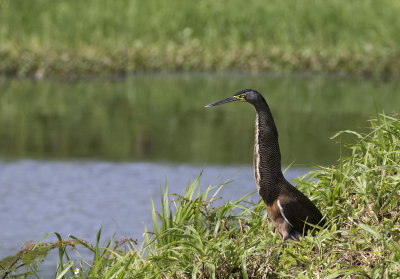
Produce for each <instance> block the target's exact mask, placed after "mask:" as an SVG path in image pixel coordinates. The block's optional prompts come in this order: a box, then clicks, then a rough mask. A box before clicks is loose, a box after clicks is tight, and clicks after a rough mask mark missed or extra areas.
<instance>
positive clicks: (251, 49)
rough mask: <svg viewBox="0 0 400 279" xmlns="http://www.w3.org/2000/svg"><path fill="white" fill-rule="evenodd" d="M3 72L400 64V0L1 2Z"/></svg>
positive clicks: (370, 70)
mask: <svg viewBox="0 0 400 279" xmlns="http://www.w3.org/2000/svg"><path fill="white" fill-rule="evenodd" d="M0 5H1V8H0V26H1V27H0V58H1V61H2V62H1V64H0V73H2V74H8V75H20V76H24V75H32V76H36V77H37V78H41V77H43V76H46V75H67V76H73V75H84V74H126V73H130V72H143V71H183V70H192V71H226V70H245V71H274V72H276V71H278V72H282V71H283V72H288V71H289V72H290V71H312V72H337V73H364V74H374V73H375V74H399V73H400V62H399V60H400V59H399V55H400V51H399V45H400V37H399V36H398V30H400V23H399V21H398V20H397V19H398V15H399V13H400V5H399V3H398V1H396V0H383V1H376V0H356V1H345V0H331V1H322V2H321V1H314V0H298V1H295V0H289V1H278V0H273V1H268V3H265V2H264V1H261V0H251V1H247V2H246V3H244V2H242V1H239V0H232V1H218V2H215V1H211V0H201V1H196V2H191V1H189V2H188V1H183V0H172V1H162V2H160V1H155V0H149V1H139V0H134V1H127V0H121V1H118V2H115V1H109V0H99V1H85V2H81V1H78V0H72V1H51V0H38V1H18V0H17V1H14V0H4V1H1V3H0Z"/></svg>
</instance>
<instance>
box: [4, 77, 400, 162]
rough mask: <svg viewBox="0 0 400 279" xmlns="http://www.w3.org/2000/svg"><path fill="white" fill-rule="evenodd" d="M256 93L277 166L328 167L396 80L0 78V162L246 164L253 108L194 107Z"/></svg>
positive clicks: (393, 98) (387, 102) (393, 101)
mask: <svg viewBox="0 0 400 279" xmlns="http://www.w3.org/2000/svg"><path fill="white" fill-rule="evenodd" d="M243 88H254V89H257V90H259V91H260V92H262V93H263V94H264V96H265V98H266V100H267V102H268V103H269V105H270V107H271V110H272V113H273V115H274V117H275V121H276V124H277V127H278V131H279V135H280V138H279V140H280V144H281V150H282V156H283V162H284V163H285V164H289V163H291V162H292V161H293V160H295V163H297V164H331V163H332V162H335V160H336V159H337V158H338V151H339V147H338V145H337V144H335V141H332V140H330V139H329V138H330V137H331V136H332V135H333V134H335V133H336V132H338V131H340V130H346V129H352V130H358V131H360V130H365V127H367V126H368V123H367V120H368V119H370V118H371V117H374V116H375V115H376V110H378V111H379V112H382V111H385V112H386V113H390V112H392V111H393V110H396V109H398V106H399V104H400V94H399V89H400V82H399V81H397V80H395V81H387V82H385V81H377V80H362V79H357V80H352V79H338V78H322V77H303V78H301V77H291V78H282V77H266V76H241V75H222V76H211V75H197V76H185V75H148V76H137V77H132V78H128V79H122V80H111V81H110V80H90V81H78V82H58V81H40V82H36V81H32V80H0V156H3V157H11V158H15V157H20V158H26V157H29V158H52V159H60V158H96V159H106V160H128V161H167V162H176V163H200V164H202V163H204V162H207V163H217V164H224V165H225V164H248V163H249V162H251V157H252V152H251V149H252V145H253V137H254V119H255V112H254V109H253V108H252V107H251V106H250V105H248V104H244V103H234V104H229V105H225V106H221V107H215V108H208V109H206V108H204V105H206V104H209V103H210V102H213V101H216V100H219V99H221V98H225V97H227V96H230V95H232V94H233V93H235V92H236V91H238V90H240V89H243Z"/></svg>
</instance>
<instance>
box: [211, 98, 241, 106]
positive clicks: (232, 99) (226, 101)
mask: <svg viewBox="0 0 400 279" xmlns="http://www.w3.org/2000/svg"><path fill="white" fill-rule="evenodd" d="M235 101H240V99H239V98H237V97H236V96H232V97H229V98H226V99H223V100H221V101H218V102H215V103H211V104H209V105H206V106H205V107H206V108H210V107H214V106H218V105H223V104H226V103H230V102H235Z"/></svg>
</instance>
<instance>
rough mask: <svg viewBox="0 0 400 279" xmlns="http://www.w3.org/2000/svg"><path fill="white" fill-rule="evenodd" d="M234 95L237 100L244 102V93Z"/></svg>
mask: <svg viewBox="0 0 400 279" xmlns="http://www.w3.org/2000/svg"><path fill="white" fill-rule="evenodd" d="M235 97H236V99H238V100H239V101H242V102H246V93H242V94H239V95H237V96H235Z"/></svg>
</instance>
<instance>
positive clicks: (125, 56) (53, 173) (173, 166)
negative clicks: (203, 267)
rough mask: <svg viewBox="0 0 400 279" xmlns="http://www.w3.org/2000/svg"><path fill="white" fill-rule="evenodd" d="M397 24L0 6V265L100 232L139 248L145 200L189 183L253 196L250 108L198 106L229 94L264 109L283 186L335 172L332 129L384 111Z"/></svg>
mask: <svg viewBox="0 0 400 279" xmlns="http://www.w3.org/2000/svg"><path fill="white" fill-rule="evenodd" d="M399 14H400V2H399V1H396V0H381V1H376V0H355V1H345V0H330V1H312V0H288V1H278V0H272V1H267V2H266V1H261V0H250V1H239V0H230V1H226V0H222V1H213V0H199V1H183V0H168V1H155V0H147V1H139V0H136V1H135V0H132V1H128V0H120V1H111V0H97V1H79V0H70V1H51V0H36V1H23V0H2V1H1V2H0V258H2V257H5V256H8V255H12V254H15V253H16V252H17V251H18V250H19V249H20V247H21V246H22V244H23V243H24V242H25V241H29V240H33V241H38V240H39V239H40V238H41V237H42V236H43V235H45V234H46V233H48V232H54V231H56V232H59V233H60V234H61V235H62V236H63V237H65V238H67V237H68V235H69V234H72V235H75V236H77V237H80V238H84V239H87V240H89V241H93V240H94V239H95V236H96V233H97V231H98V229H99V228H100V227H101V226H102V225H103V236H104V238H105V241H106V240H107V239H109V237H111V235H112V234H113V233H116V236H117V238H118V237H119V236H125V237H133V238H135V239H138V240H139V241H140V240H141V239H142V233H143V231H144V227H145V225H149V224H151V203H150V198H153V200H154V201H155V203H156V207H157V206H158V205H157V204H159V196H160V188H163V187H164V184H165V183H168V186H169V189H170V192H176V193H182V192H183V191H184V189H185V186H186V183H187V182H188V181H189V180H193V179H195V178H196V177H197V176H198V175H200V173H201V172H202V178H201V181H202V182H201V184H202V185H203V186H204V187H205V186H208V185H209V184H218V183H222V182H224V181H228V180H232V182H231V183H229V184H228V185H227V186H225V188H224V190H223V191H222V192H221V196H222V201H227V200H230V199H237V198H240V197H241V196H243V195H244V194H247V193H251V192H253V191H255V183H254V181H253V173H252V166H251V164H252V152H253V151H252V148H253V140H254V119H255V112H254V109H253V108H252V107H251V106H249V105H245V104H241V103H237V104H231V105H227V106H223V107H216V108H213V109H205V108H204V106H205V105H207V104H208V103H211V102H214V101H217V100H219V99H222V98H225V97H228V96H231V95H233V94H234V93H236V92H237V91H239V90H241V89H244V88H253V89H256V90H258V91H259V92H261V93H262V94H263V95H264V97H265V98H266V100H267V102H268V103H269V106H270V107H271V110H272V113H273V115H274V117H275V121H276V124H277V127H278V132H279V135H280V145H281V152H282V160H283V162H282V163H283V167H285V166H288V165H289V164H291V163H293V165H292V166H291V167H290V169H289V170H288V172H287V173H286V176H287V177H288V178H289V179H293V178H295V177H298V176H299V175H302V174H305V173H306V172H307V171H309V170H310V169H311V168H313V167H315V166H318V165H322V166H324V165H334V164H336V162H337V160H338V158H339V157H340V156H346V154H348V150H346V149H345V148H341V147H340V144H338V142H341V141H345V142H348V141H351V140H355V139H354V138H335V139H334V140H331V139H330V138H331V137H332V136H333V135H334V134H335V133H337V132H338V131H340V130H356V131H358V132H365V133H367V132H368V126H369V124H368V119H371V118H374V117H376V115H377V113H382V112H385V113H386V114H391V113H396V112H398V108H399V104H400V94H399V89H400V82H399V79H398V78H399V74H400V48H399V46H400V36H399V34H400V21H399V20H398V17H399ZM252 198H253V199H254V200H255V201H257V200H258V196H257V195H253V196H252ZM149 230H151V228H149ZM52 239H54V238H53V236H50V237H49V240H52Z"/></svg>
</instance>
